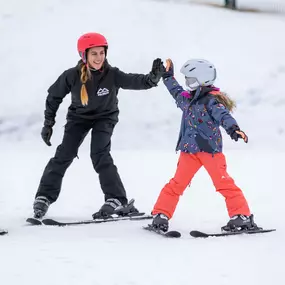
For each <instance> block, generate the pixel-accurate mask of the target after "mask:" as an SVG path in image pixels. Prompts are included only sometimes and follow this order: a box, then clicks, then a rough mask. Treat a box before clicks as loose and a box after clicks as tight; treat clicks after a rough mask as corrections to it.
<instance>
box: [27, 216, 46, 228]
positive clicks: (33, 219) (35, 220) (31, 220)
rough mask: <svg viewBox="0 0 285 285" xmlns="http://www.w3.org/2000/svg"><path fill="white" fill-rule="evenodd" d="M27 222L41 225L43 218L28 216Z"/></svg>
mask: <svg viewBox="0 0 285 285" xmlns="http://www.w3.org/2000/svg"><path fill="white" fill-rule="evenodd" d="M26 222H27V223H29V224H30V225H32V226H40V225H42V222H41V220H39V219H36V218H28V219H27V220H26Z"/></svg>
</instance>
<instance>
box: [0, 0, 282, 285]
mask: <svg viewBox="0 0 285 285" xmlns="http://www.w3.org/2000/svg"><path fill="white" fill-rule="evenodd" d="M213 1H214V0H213ZM215 1H216V0H215ZM244 1H245V0H243V1H239V3H241V2H243V3H244ZM257 1H258V0H251V1H247V4H251V5H253V2H254V5H259V6H260V7H261V8H264V7H265V6H264V5H263V4H262V3H265V2H266V0H260V2H258V4H257ZM278 1H279V2H280V1H281V2H282V1H283V0H274V3H279V2H278ZM177 2H179V3H176V2H175V1H160V2H156V1H147V0H141V1H138V0H120V1H118V0H105V1H99V0H92V1H91V0H85V1H84V5H82V3H78V1H75V0H61V1H58V0H49V1H44V0H26V1H17V0H10V1H9V2H7V1H3V0H0V7H1V9H0V33H1V43H3V44H1V46H0V63H1V67H2V68H1V70H0V76H1V86H0V98H1V102H0V146H1V147H0V186H1V188H0V226H1V227H4V228H7V229H8V230H9V235H7V236H4V237H1V238H0V255H1V258H0V284H1V285H2V284H5V285H6V284H7V285H15V284H27V285H37V284H39V283H40V284H41V285H50V284H53V285H65V284H67V285H78V284H84V285H97V284H98V285H125V284H126V285H145V284H148V285H152V284H158V283H161V284H163V285H186V284H187V285H188V284H192V283H193V284H197V285H198V284H199V285H204V284H205V285H208V284H213V285H228V284H232V285H240V284H241V283H242V284H245V285H252V284H258V285H267V284H275V285H283V283H284V280H283V279H284V278H283V275H284V274H283V271H284V270H283V267H284V266H283V262H284V256H285V249H284V242H283V241H284V237H285V226H284V218H283V217H284V215H285V208H284V198H285V194H284V187H283V184H284V183H283V180H284V179H283V176H284V174H283V172H284V171H283V168H284V167H283V161H284V159H285V152H284V149H283V148H284V143H285V128H284V114H285V100H284V95H283V93H284V92H283V86H284V80H285V57H284V50H285V41H284V39H283V38H284V37H283V36H282V35H283V31H284V30H285V21H284V19H285V18H284V15H278V16H273V15H268V14H259V13H258V14H255V13H246V14H243V13H240V12H238V13H236V12H233V11H228V10H224V9H214V8H210V7H202V6H197V5H191V3H189V2H190V1H186V0H185V1H184V0H179V1H177ZM183 2H184V3H183ZM268 2H270V3H271V4H272V3H273V1H269V0H268V1H267V3H268ZM281 2H280V3H281ZM281 4H282V3H281ZM262 5H263V6H262ZM89 31H98V32H101V33H103V34H105V35H106V37H107V38H108V41H109V44H110V49H109V52H108V58H109V61H110V63H111V64H112V65H116V66H118V67H119V68H121V69H122V70H124V71H125V72H144V73H147V72H148V71H149V70H150V68H151V64H152V60H153V59H154V58H156V57H161V58H163V59H165V58H168V57H171V58H172V59H173V61H174V64H175V70H176V71H177V74H176V77H177V79H178V80H179V81H180V82H181V83H183V78H182V76H181V75H180V74H179V73H178V71H179V69H180V66H181V65H182V64H183V63H184V62H185V61H186V60H187V59H189V58H190V57H203V58H206V59H208V60H211V61H213V62H214V63H215V65H216V66H217V68H218V73H219V75H218V76H219V78H218V80H217V86H221V87H222V89H224V90H226V91H227V92H228V93H229V94H231V96H232V97H233V98H235V99H236V100H237V103H238V109H237V110H236V112H235V113H234V115H235V117H236V118H237V120H238V122H239V123H240V126H241V127H242V129H244V130H245V131H246V133H247V134H248V136H249V143H248V144H244V143H242V142H239V143H235V142H233V141H231V140H230V139H229V138H228V137H225V153H226V155H227V160H228V166H229V173H230V174H231V175H232V176H233V177H234V178H235V180H236V182H237V184H238V185H239V186H240V187H241V188H242V189H243V190H244V193H245V195H246V197H247V199H248V201H249V204H250V206H251V208H252V212H253V213H254V214H255V218H256V222H257V223H258V224H260V225H261V226H264V227H265V228H271V227H274V228H275V227H276V228H277V231H276V232H274V233H270V234H266V235H259V236H246V237H242V236H239V237H231V238H223V239H207V240H194V239H192V238H191V237H190V236H189V234H188V233H189V231H190V230H191V229H201V230H207V231H217V230H219V228H220V226H222V225H224V224H225V223H226V221H227V219H228V217H227V213H226V210H225V206H224V201H223V199H222V197H221V196H219V194H217V193H215V191H214V187H213V186H212V183H211V181H210V178H209V177H208V176H207V174H206V173H205V171H203V170H201V171H200V172H199V173H198V174H197V176H196V177H195V179H194V181H193V184H192V186H191V189H187V191H186V193H185V195H184V196H183V197H182V199H181V201H180V204H179V206H178V208H177V212H176V214H175V216H174V218H173V220H172V221H171V226H172V227H173V229H177V230H179V231H181V233H182V235H183V236H182V238H181V239H179V240H164V239H162V238H160V237H157V236H154V235H152V234H150V233H148V232H144V231H143V230H141V227H142V226H143V225H144V224H146V222H127V221H125V222H120V223H114V224H102V225H89V226H79V227H73V228H47V227H37V228H36V227H28V226H26V225H25V219H26V217H27V216H29V215H31V213H32V203H33V199H34V195H35V192H36V189H37V186H38V183H39V180H40V177H41V174H42V171H43V168H44V167H45V164H46V163H47V161H48V159H49V158H50V157H51V156H52V155H53V154H54V152H55V148H56V146H57V145H58V144H59V143H60V141H61V137H62V131H63V125H64V124H65V115H66V108H67V107H68V105H69V102H70V99H69V98H68V97H67V98H66V100H64V102H63V104H62V106H61V107H60V110H59V112H58V116H57V124H56V126H55V128H54V136H53V138H52V143H53V146H52V147H51V148H48V147H46V146H45V145H44V143H43V142H41V139H40V136H39V133H40V129H41V126H42V121H43V109H44V100H45V97H46V90H47V88H48V87H49V85H50V84H51V83H52V82H53V81H54V80H55V79H56V78H57V77H58V75H59V74H60V73H61V72H62V71H63V70H64V69H67V68H69V67H71V66H73V65H74V64H76V62H77V60H78V55H77V53H76V40H77V38H78V36H79V35H81V34H82V33H84V32H89ZM119 99H120V109H121V114H120V123H119V124H118V126H117V128H116V130H115V134H114V138H113V149H114V151H113V156H114V158H115V161H116V164H117V166H118V167H119V170H120V174H121V176H122V179H123V181H124V183H125V186H126V188H127V191H128V194H129V198H132V197H134V198H135V199H136V205H137V207H138V208H139V209H141V210H145V211H146V212H150V211H151V209H152V206H153V204H154V202H155V200H156V198H157V196H158V194H159V191H160V190H161V188H162V187H163V186H164V184H165V183H166V182H167V181H168V180H169V179H170V178H171V177H172V176H173V173H174V171H175V168H176V161H177V158H178V155H177V154H175V152H174V147H175V143H176V139H177V135H178V127H179V124H180V115H181V113H180V111H179V110H178V109H176V107H175V104H174V102H173V100H172V98H171V97H170V95H169V94H168V93H167V92H166V90H165V87H164V86H163V85H162V84H161V85H159V86H158V87H157V88H155V89H152V90H149V91H142V92H131V91H124V90H121V91H120V94H119ZM89 140H90V137H89V136H88V137H87V138H86V140H85V142H84V143H83V145H82V147H81V149H80V152H79V157H80V159H79V160H77V159H76V160H75V161H74V163H73V164H72V166H71V167H70V169H69V170H68V172H67V174H66V177H65V179H64V183H63V191H62V193H61V196H60V198H59V200H58V201H57V203H55V204H54V205H52V207H51V208H50V211H49V217H53V218H58V219H63V220H74V219H86V218H90V217H91V214H92V213H93V212H95V211H97V210H98V208H99V207H100V206H101V204H102V202H103V199H102V193H101V190H100V188H99V184H98V180H97V176H96V174H95V173H94V171H93V169H92V164H91V161H90V159H89ZM83 172H84V173H83ZM85 173H86V175H85Z"/></svg>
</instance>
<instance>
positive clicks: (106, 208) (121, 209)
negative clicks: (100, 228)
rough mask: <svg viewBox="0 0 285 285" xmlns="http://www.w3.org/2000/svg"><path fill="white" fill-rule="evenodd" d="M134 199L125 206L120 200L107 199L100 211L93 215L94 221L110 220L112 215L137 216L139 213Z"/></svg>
mask: <svg viewBox="0 0 285 285" xmlns="http://www.w3.org/2000/svg"><path fill="white" fill-rule="evenodd" d="M134 202H135V200H134V199H131V200H130V202H129V203H128V204H126V205H123V204H122V203H121V202H120V201H119V200H118V199H115V198H110V199H107V200H106V202H105V203H104V204H103V206H102V207H101V208H100V210H99V211H98V212H96V213H94V214H93V215H92V217H93V219H94V220H96V219H108V218H110V217H112V215H118V216H121V217H124V216H136V215H137V214H139V211H138V210H137V208H135V206H134Z"/></svg>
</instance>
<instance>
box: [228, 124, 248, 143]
mask: <svg viewBox="0 0 285 285" xmlns="http://www.w3.org/2000/svg"><path fill="white" fill-rule="evenodd" d="M227 133H228V134H229V135H230V136H231V139H232V140H235V141H236V142H237V141H238V139H243V140H244V142H245V143H247V142H248V136H247V135H246V134H245V133H244V132H243V131H241V130H240V128H239V126H237V125H233V126H231V127H230V128H229V129H228V131H227Z"/></svg>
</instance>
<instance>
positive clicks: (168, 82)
mask: <svg viewBox="0 0 285 285" xmlns="http://www.w3.org/2000/svg"><path fill="white" fill-rule="evenodd" d="M163 83H164V85H165V86H166V88H167V89H168V91H169V93H170V94H171V95H172V97H173V98H174V99H175V101H176V105H177V107H178V108H180V109H181V110H184V109H185V108H187V107H188V106H189V100H188V99H187V98H186V97H184V96H182V93H183V92H187V91H186V90H184V89H183V87H182V86H181V85H179V83H178V82H177V80H176V79H175V78H174V77H166V78H165V79H163ZM189 95H190V94H189Z"/></svg>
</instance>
